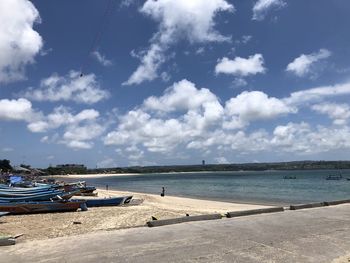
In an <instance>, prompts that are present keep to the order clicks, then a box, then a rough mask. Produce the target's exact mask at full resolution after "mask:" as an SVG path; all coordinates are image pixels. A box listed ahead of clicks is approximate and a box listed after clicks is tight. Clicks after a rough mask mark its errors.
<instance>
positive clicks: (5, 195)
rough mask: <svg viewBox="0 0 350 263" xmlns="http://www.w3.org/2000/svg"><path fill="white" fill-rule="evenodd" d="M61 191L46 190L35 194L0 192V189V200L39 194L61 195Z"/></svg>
mask: <svg viewBox="0 0 350 263" xmlns="http://www.w3.org/2000/svg"><path fill="white" fill-rule="evenodd" d="M61 192H62V191H60V190H56V189H48V190H40V191H37V192H26V191H24V192H20V191H13V192H11V191H2V190H1V189H0V198H1V197H26V196H31V195H39V194H51V193H61Z"/></svg>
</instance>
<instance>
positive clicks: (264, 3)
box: [253, 0, 287, 21]
mask: <svg viewBox="0 0 350 263" xmlns="http://www.w3.org/2000/svg"><path fill="white" fill-rule="evenodd" d="M286 5H287V4H286V2H285V1H284V0H258V1H256V2H255V4H254V6H253V20H257V21H261V20H264V18H265V16H266V15H267V13H268V12H269V11H270V10H271V9H274V8H275V9H279V8H282V7H284V6H286Z"/></svg>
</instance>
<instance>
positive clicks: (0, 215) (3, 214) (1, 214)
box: [0, 212, 9, 217]
mask: <svg viewBox="0 0 350 263" xmlns="http://www.w3.org/2000/svg"><path fill="white" fill-rule="evenodd" d="M7 214H9V212H0V217H2V216H6V215H7Z"/></svg>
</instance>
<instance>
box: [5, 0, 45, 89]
mask: <svg viewBox="0 0 350 263" xmlns="http://www.w3.org/2000/svg"><path fill="white" fill-rule="evenodd" d="M39 21H40V16H39V12H38V10H37V9H36V8H35V7H34V5H33V4H32V3H31V2H30V1H28V0H11V1H0V25H1V27H0V82H11V81H16V80H20V79H23V78H24V77H25V66H26V65H28V64H32V63H34V57H35V56H36V55H37V54H38V53H39V52H40V49H41V48H42V46H43V41H42V38H41V36H40V35H39V34H38V32H36V31H35V30H33V24H34V23H35V22H39Z"/></svg>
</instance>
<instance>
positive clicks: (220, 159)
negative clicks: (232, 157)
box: [215, 156, 229, 164]
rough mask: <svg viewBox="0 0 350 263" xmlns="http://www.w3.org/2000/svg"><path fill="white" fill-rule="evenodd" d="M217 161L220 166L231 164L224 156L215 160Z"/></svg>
mask: <svg viewBox="0 0 350 263" xmlns="http://www.w3.org/2000/svg"><path fill="white" fill-rule="evenodd" d="M215 161H216V162H217V163H218V164H227V163H229V161H227V159H226V158H225V157H223V156H221V157H217V158H215Z"/></svg>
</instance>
